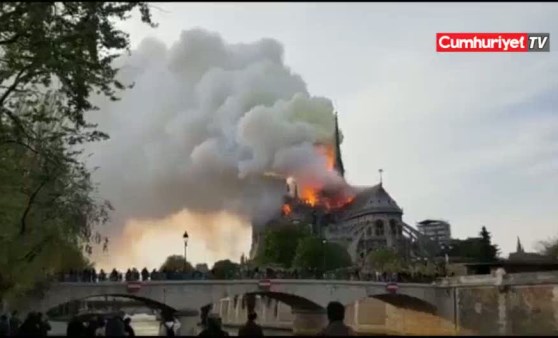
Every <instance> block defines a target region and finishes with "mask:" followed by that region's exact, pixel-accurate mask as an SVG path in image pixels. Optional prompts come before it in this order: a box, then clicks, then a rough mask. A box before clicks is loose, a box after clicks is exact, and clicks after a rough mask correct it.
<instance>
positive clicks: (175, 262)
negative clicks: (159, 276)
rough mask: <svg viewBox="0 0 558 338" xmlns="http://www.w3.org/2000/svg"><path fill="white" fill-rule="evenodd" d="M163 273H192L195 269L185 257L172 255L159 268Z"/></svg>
mask: <svg viewBox="0 0 558 338" xmlns="http://www.w3.org/2000/svg"><path fill="white" fill-rule="evenodd" d="M159 271H161V272H192V271H194V268H193V267H192V264H190V263H189V262H187V261H186V259H185V258H184V256H181V255H171V256H168V257H167V259H165V262H164V263H163V264H162V265H161V267H160V268H159Z"/></svg>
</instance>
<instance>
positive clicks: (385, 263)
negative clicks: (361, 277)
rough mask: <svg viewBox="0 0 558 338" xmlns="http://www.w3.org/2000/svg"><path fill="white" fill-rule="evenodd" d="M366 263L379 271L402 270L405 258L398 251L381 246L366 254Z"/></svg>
mask: <svg viewBox="0 0 558 338" xmlns="http://www.w3.org/2000/svg"><path fill="white" fill-rule="evenodd" d="M366 265H368V266H369V267H370V269H371V270H374V271H379V272H400V271H402V270H403V268H404V263H403V259H402V258H401V256H400V255H399V254H398V253H397V251H395V250H392V249H389V248H379V249H377V250H374V251H371V252H369V253H368V255H367V256H366Z"/></svg>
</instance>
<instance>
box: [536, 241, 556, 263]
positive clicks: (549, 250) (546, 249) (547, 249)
mask: <svg viewBox="0 0 558 338" xmlns="http://www.w3.org/2000/svg"><path fill="white" fill-rule="evenodd" d="M540 244H541V246H542V249H541V250H540V253H541V254H542V255H545V256H548V257H552V258H554V259H558V238H555V239H551V240H548V241H542V242H541V243H540Z"/></svg>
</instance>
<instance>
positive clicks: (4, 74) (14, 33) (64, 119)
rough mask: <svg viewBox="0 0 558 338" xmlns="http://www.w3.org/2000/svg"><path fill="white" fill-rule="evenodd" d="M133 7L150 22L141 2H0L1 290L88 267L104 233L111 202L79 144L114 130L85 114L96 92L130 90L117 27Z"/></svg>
mask: <svg viewBox="0 0 558 338" xmlns="http://www.w3.org/2000/svg"><path fill="white" fill-rule="evenodd" d="M135 8H139V10H140V12H141V15H142V21H144V22H146V23H148V24H150V25H152V26H153V23H152V22H151V14H150V11H149V8H148V6H147V4H146V3H144V2H138V3H122V2H121V3H114V2H112V3H108V2H107V3H103V2H91V3H86V2H72V3H68V2H66V3H62V2H43V3H39V2H2V3H0V224H2V233H1V234H0V284H1V285H0V298H5V297H7V296H10V297H15V298H17V296H18V295H21V294H23V293H25V292H27V291H29V290H31V289H33V288H34V286H36V285H38V284H41V283H42V282H43V281H45V280H48V278H49V276H51V275H52V274H54V273H56V272H58V271H60V270H62V269H66V268H69V267H75V268H81V267H84V266H86V265H88V264H89V262H88V261H87V259H86V257H85V256H84V252H85V253H91V250H92V247H91V245H90V243H91V242H92V241H93V242H97V243H100V241H101V237H100V235H99V234H98V233H96V232H94V231H93V229H94V227H95V226H96V225H98V224H102V223H105V222H106V220H107V219H108V211H110V209H111V207H110V205H109V204H108V203H106V202H99V201H97V200H96V199H95V198H94V197H93V196H94V195H95V186H94V185H93V183H92V181H91V178H90V173H89V172H88V170H87V169H86V167H85V165H84V164H83V163H82V162H81V161H80V160H79V156H80V154H81V153H80V151H79V149H78V148H77V146H78V145H79V144H81V143H84V142H90V141H97V140H101V139H105V138H107V137H108V135H106V134H104V133H102V132H101V131H98V130H97V129H96V126H95V125H92V124H90V123H87V121H86V120H85V118H84V113H85V112H88V111H92V110H95V109H96V108H95V107H94V106H93V104H92V103H91V101H90V98H91V96H92V94H96V95H102V96H107V97H109V98H110V99H111V100H116V99H117V97H116V91H117V90H121V89H124V88H125V86H124V85H123V84H121V83H119V82H118V81H117V80H116V75H117V71H118V69H117V68H115V67H114V65H113V60H114V59H115V58H116V57H118V56H119V55H120V53H122V52H124V51H126V50H129V39H128V35H127V34H126V33H124V32H122V31H121V30H118V29H116V28H115V27H116V26H115V25H116V24H117V21H122V20H126V19H127V18H128V14H129V13H130V11H132V10H133V9H135ZM107 243H108V242H107V241H105V245H106V244H107ZM69 258H72V259H73V260H72V259H69Z"/></svg>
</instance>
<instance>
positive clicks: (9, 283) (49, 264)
mask: <svg viewBox="0 0 558 338" xmlns="http://www.w3.org/2000/svg"><path fill="white" fill-rule="evenodd" d="M40 126H41V127H42V126H44V123H43V124H41V125H40ZM37 130H40V128H37ZM37 134H38V135H39V136H40V135H41V134H40V132H38V133H37ZM33 145H34V146H36V147H37V148H42V149H46V150H47V151H48V152H49V153H50V154H51V156H49V157H46V156H41V155H39V154H37V153H35V152H31V151H28V150H25V149H22V148H17V147H10V146H0V158H1V159H2V160H1V161H0V224H2V233H1V234H0V274H1V275H2V276H1V279H2V281H3V283H2V287H0V297H3V296H5V294H7V293H10V296H14V297H17V296H18V295H21V294H22V293H25V291H27V290H30V289H32V288H33V287H34V285H35V284H36V283H39V282H41V281H45V280H46V279H47V278H48V276H51V275H53V274H55V273H57V272H59V271H62V270H65V269H69V268H83V267H85V266H86V265H88V264H89V263H88V261H87V259H86V258H85V257H84V253H91V250H92V248H91V245H90V244H89V243H92V242H93V243H100V241H101V240H102V238H101V236H100V234H98V233H96V232H95V228H96V226H97V225H100V224H103V223H105V222H106V221H107V220H108V212H109V211H110V209H111V207H110V204H108V203H102V202H101V203H99V202H98V201H97V200H96V199H95V198H94V193H95V187H94V185H93V184H92V182H91V180H90V175H89V173H88V172H87V170H86V169H85V167H84V165H83V164H81V163H79V162H77V161H69V160H67V159H66V158H67V156H68V149H67V147H65V146H64V145H63V144H62V143H61V142H59V141H49V140H45V139H42V141H41V142H40V143H37V144H33Z"/></svg>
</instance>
